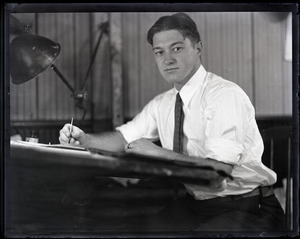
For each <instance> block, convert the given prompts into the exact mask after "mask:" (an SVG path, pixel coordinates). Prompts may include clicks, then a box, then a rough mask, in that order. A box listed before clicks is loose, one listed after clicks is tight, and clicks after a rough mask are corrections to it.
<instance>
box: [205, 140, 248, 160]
mask: <svg viewBox="0 0 300 239" xmlns="http://www.w3.org/2000/svg"><path fill="white" fill-rule="evenodd" d="M205 149H206V155H205V158H211V159H215V160H217V161H221V162H224V163H228V164H233V165H238V164H239V160H240V156H241V154H242V152H243V150H244V147H243V146H242V144H240V143H238V142H236V141H232V140H228V139H222V138H215V139H208V140H207V141H206V144H205Z"/></svg>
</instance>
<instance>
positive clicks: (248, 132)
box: [116, 65, 277, 200]
mask: <svg viewBox="0 0 300 239" xmlns="http://www.w3.org/2000/svg"><path fill="white" fill-rule="evenodd" d="M177 92H178V91H177V90H176V89H175V88H173V89H171V90H168V91H166V92H164V93H162V94H159V95H158V96H156V97H155V98H154V99H153V100H151V101H150V102H149V103H148V104H147V105H146V106H145V107H144V109H143V110H142V111H141V113H139V114H138V115H137V116H136V117H135V118H134V119H133V120H131V121H130V122H128V123H126V124H124V125H122V126H120V127H117V128H116V130H118V131H120V132H121V133H122V135H123V136H124V138H125V140H126V141H127V142H128V143H130V142H132V141H134V140H137V139H140V138H148V139H152V140H154V139H159V140H160V141H161V144H162V147H164V148H166V149H170V150H172V149H173V134H174V107H175V99H176V94H177ZM179 93H180V96H181V98H182V101H183V111H184V115H185V116H184V125H183V132H184V140H183V153H184V154H186V155H190V156H199V157H202V158H212V159H215V160H218V161H222V162H225V163H228V164H231V165H233V166H234V167H233V171H232V176H233V178H234V180H230V179H228V180H226V186H225V189H224V190H222V191H220V190H211V189H207V188H204V187H200V186H195V185H189V184H185V187H186V189H187V191H188V192H189V193H190V194H191V195H193V196H194V197H195V199H198V200H205V199H209V198H214V197H223V196H227V195H238V194H243V193H247V192H250V191H252V190H253V189H255V188H256V187H258V186H266V185H272V184H274V183H275V182H276V180H277V176H276V173H275V172H273V171H272V170H271V169H269V168H267V167H266V166H265V165H263V163H262V161H261V157H262V153H263V150H264V145H263V141H262V138H261V135H260V133H259V130H258V127H257V124H256V120H255V111H254V107H253V106H252V104H251V102H250V99H249V98H248V96H247V95H246V93H245V92H244V91H243V90H242V89H241V88H240V87H239V86H237V85H236V84H235V83H233V82H230V81H227V80H224V79H223V78H221V77H219V76H217V75H215V74H213V73H210V72H207V71H206V70H205V69H204V67H203V66H202V65H201V66H200V67H199V69H198V70H197V72H196V73H195V74H194V75H193V77H192V78H191V79H190V80H189V81H188V82H187V83H186V84H185V85H184V86H183V87H182V89H181V90H180V92H179ZM199 160H201V159H199Z"/></svg>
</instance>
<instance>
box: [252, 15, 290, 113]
mask: <svg viewBox="0 0 300 239" xmlns="http://www.w3.org/2000/svg"><path fill="white" fill-rule="evenodd" d="M283 24H284V22H282V21H278V22H272V21H271V20H270V19H268V18H266V17H265V15H264V14H263V13H254V41H255V42H254V44H255V49H254V50H255V57H256V58H255V69H256V71H255V72H254V74H255V94H256V102H257V105H256V108H257V114H259V115H280V114H282V113H283V102H284V99H283V84H284V78H285V76H284V74H283V60H284V48H283V46H284V42H283V36H284V32H283V29H284V27H283Z"/></svg>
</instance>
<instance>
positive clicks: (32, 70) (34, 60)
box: [10, 34, 86, 109]
mask: <svg viewBox="0 0 300 239" xmlns="http://www.w3.org/2000/svg"><path fill="white" fill-rule="evenodd" d="M60 49H61V47H60V45H59V44H58V43H55V42H53V41H51V40H50V39H48V38H45V37H42V36H39V35H32V34H22V35H19V36H17V37H15V38H14V39H13V40H12V42H11V44H10V74H11V78H12V82H13V83H14V84H22V83H24V82H26V81H29V80H31V79H34V78H36V77H37V76H39V75H40V74H41V73H42V72H43V71H45V70H46V69H47V68H48V67H51V69H52V70H54V71H55V73H56V74H57V75H58V76H59V78H60V79H61V80H62V81H63V82H64V83H65V84H66V86H67V87H68V88H69V89H70V91H71V92H72V96H73V97H74V99H75V101H76V106H78V107H79V108H82V109H83V106H82V102H83V100H84V99H86V92H78V93H76V92H75V90H74V88H73V87H72V86H71V85H70V84H69V82H68V81H67V80H66V78H65V77H64V76H63V74H62V73H61V72H60V71H59V70H58V69H57V67H56V66H55V65H54V62H55V60H56V58H57V56H58V55H59V53H60Z"/></svg>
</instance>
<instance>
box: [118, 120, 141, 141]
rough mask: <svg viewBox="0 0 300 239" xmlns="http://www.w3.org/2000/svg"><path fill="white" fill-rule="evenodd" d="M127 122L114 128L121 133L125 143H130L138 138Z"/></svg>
mask: <svg viewBox="0 0 300 239" xmlns="http://www.w3.org/2000/svg"><path fill="white" fill-rule="evenodd" d="M129 124H130V123H127V124H124V125H121V126H119V127H117V128H116V130H117V131H119V132H120V133H121V134H122V135H123V137H124V139H125V140H126V142H127V143H131V142H132V141H135V140H137V139H138V138H139V136H138V135H135V134H134V130H133V129H132V127H130V125H129Z"/></svg>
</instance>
